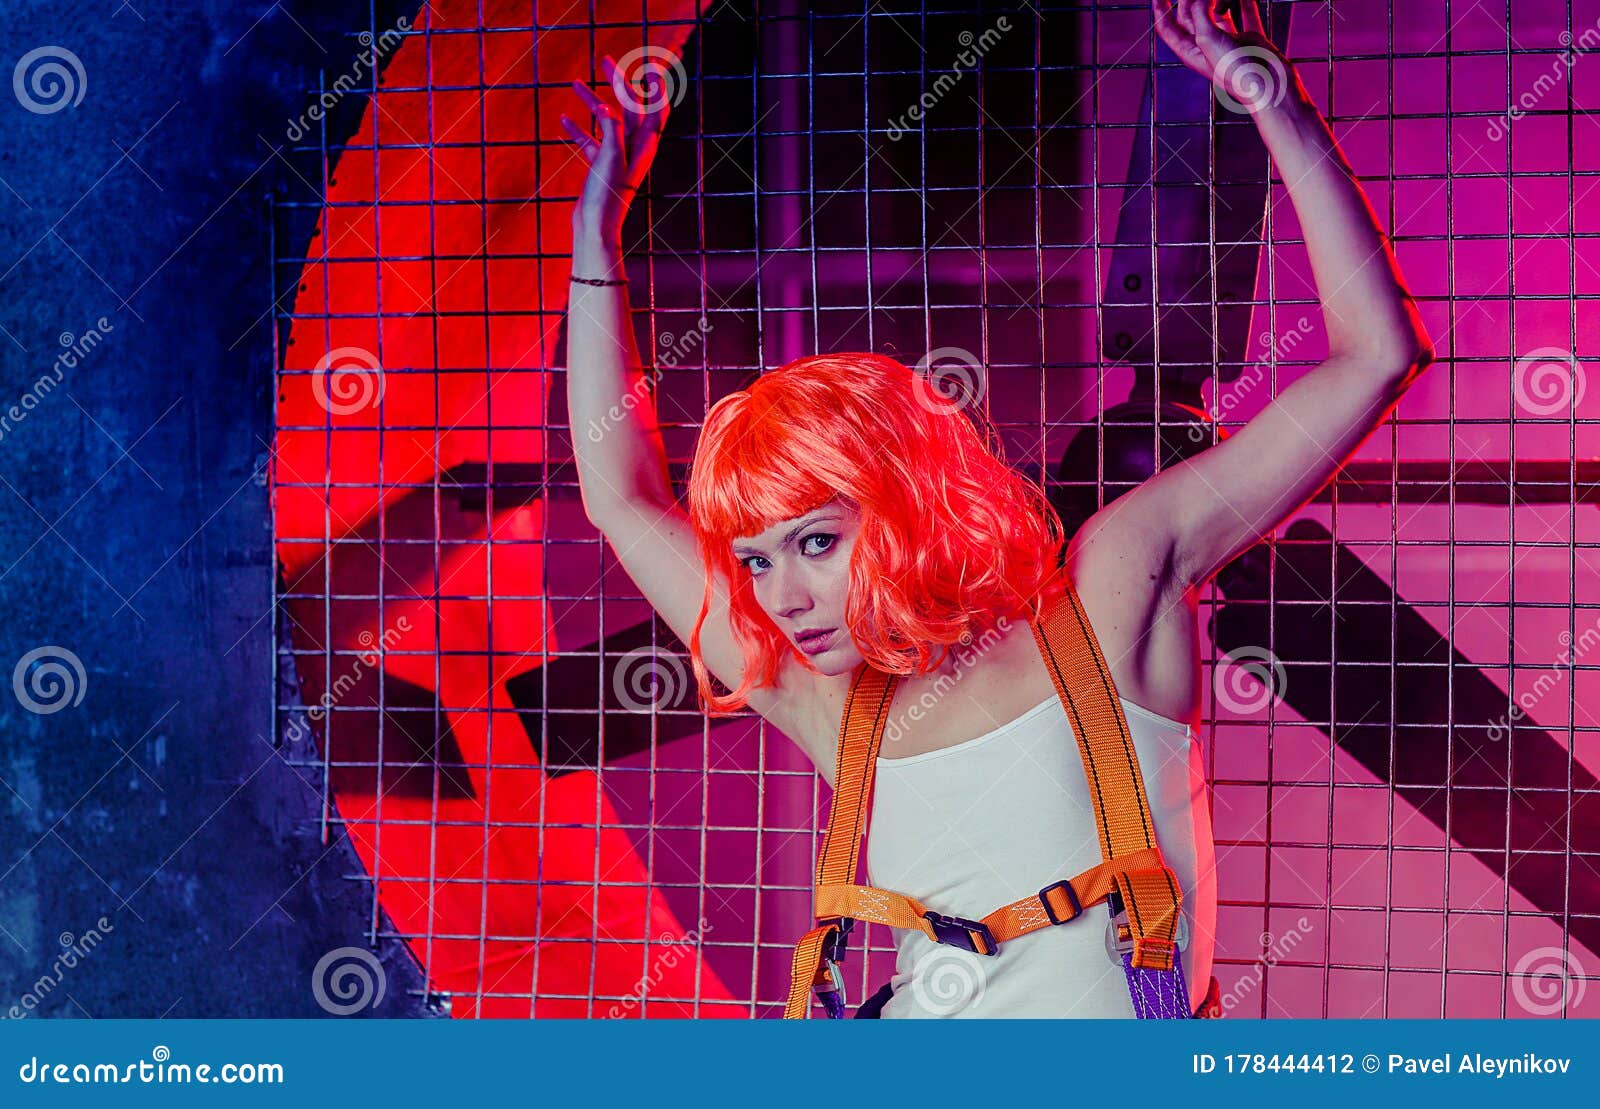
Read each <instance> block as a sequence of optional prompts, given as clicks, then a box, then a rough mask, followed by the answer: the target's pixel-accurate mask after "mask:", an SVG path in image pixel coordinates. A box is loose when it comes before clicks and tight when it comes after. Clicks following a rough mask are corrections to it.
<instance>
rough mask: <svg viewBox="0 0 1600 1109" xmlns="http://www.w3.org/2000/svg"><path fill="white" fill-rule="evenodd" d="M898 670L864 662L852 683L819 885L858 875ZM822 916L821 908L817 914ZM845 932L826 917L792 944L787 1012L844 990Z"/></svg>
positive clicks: (804, 1010)
mask: <svg viewBox="0 0 1600 1109" xmlns="http://www.w3.org/2000/svg"><path fill="white" fill-rule="evenodd" d="M899 684H900V676H899V675H898V674H890V673H887V672H885V671H882V670H879V669H877V668H876V667H873V666H869V665H867V664H866V663H862V664H861V665H860V666H859V667H857V668H856V674H855V678H854V680H853V681H851V683H850V696H849V699H848V700H846V701H845V707H844V718H843V721H842V723H841V724H840V727H839V753H838V756H837V762H836V763H835V768H834V773H833V803H832V805H831V807H830V808H829V811H828V831H827V833H826V835H825V836H824V837H823V840H822V855H821V857H820V858H818V860H817V877H816V882H815V885H816V887H817V888H820V887H823V886H836V885H841V884H842V885H851V884H854V882H855V880H856V863H857V861H858V860H859V858H860V853H861V834H862V832H863V830H864V829H863V828H862V826H861V821H862V818H863V817H864V816H865V815H866V813H867V806H866V799H867V796H868V795H869V794H870V793H871V791H872V774H873V770H874V769H875V768H876V766H877V759H878V748H879V746H880V745H881V744H882V742H883V728H884V724H885V723H886V722H887V720H888V715H889V702H890V701H891V700H893V698H894V691H895V687H896V686H898V685H899ZM817 919H818V920H821V919H822V917H821V914H818V916H817ZM835 935H838V937H839V939H843V938H844V933H843V932H842V931H841V930H840V922H839V921H837V920H834V921H827V922H824V923H822V924H820V925H819V926H818V927H816V928H813V929H811V931H809V932H807V933H806V934H805V935H804V936H803V937H802V938H801V940H800V942H799V944H797V945H796V946H795V951H794V975H793V977H792V978H791V979H790V980H789V1000H788V1003H787V1004H786V1005H785V1006H784V1009H783V1015H784V1017H786V1018H790V1019H793V1018H798V1017H805V1016H807V1015H808V1013H809V1011H810V1009H811V991H812V989H813V987H815V988H816V990H817V992H818V993H827V992H830V991H837V993H838V995H839V997H840V998H841V999H842V998H843V996H844V983H843V982H842V981H841V980H840V978H839V967H838V960H837V959H836V958H834V957H833V956H834V955H837V954H842V952H840V951H836V950H835V949H834V946H833V945H834V944H835V943H836V942H837V941H836V940H834V938H833V937H834V936H835Z"/></svg>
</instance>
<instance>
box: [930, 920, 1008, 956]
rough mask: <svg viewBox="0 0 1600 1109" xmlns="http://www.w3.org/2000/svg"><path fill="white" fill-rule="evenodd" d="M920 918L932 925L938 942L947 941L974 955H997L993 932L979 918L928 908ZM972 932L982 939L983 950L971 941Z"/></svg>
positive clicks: (998, 949)
mask: <svg viewBox="0 0 1600 1109" xmlns="http://www.w3.org/2000/svg"><path fill="white" fill-rule="evenodd" d="M922 918H923V919H924V920H926V921H927V922H928V923H929V924H931V925H933V934H934V936H935V937H936V938H937V939H938V941H939V942H940V943H947V944H949V945H950V946H951V947H959V948H961V949H962V950H963V951H970V952H972V953H973V954H974V955H998V954H1000V945H999V944H998V943H996V942H995V939H994V933H993V932H990V931H989V926H988V925H987V924H985V923H984V922H983V921H981V920H968V919H967V918H966V917H962V916H945V915H944V914H943V913H936V912H934V911H933V910H932V909H929V910H928V911H926V912H925V913H923V914H922ZM973 933H977V935H978V936H979V938H981V939H982V940H983V944H984V947H985V948H987V950H985V951H979V950H978V945H977V944H976V943H975V942H973Z"/></svg>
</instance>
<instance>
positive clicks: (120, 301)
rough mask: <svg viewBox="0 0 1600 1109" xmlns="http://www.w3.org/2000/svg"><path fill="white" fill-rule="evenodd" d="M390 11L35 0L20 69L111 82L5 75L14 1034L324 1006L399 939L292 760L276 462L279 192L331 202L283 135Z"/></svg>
mask: <svg viewBox="0 0 1600 1109" xmlns="http://www.w3.org/2000/svg"><path fill="white" fill-rule="evenodd" d="M414 6H415V5H412V7H414ZM385 18H389V19H390V20H391V21H392V13H386V12H385V11H384V8H383V6H381V5H380V7H379V9H378V11H377V12H376V13H375V12H373V11H372V10H371V9H370V8H369V5H368V4H367V3H366V2H361V3H355V2H348V0H336V2H326V3H310V2H299V3H286V4H282V5H279V4H276V3H272V2H271V0H250V2H241V3H232V4H230V3H220V2H216V0H207V2H201V3H170V2H168V3H162V2H158V0H131V2H130V3H128V4H125V5H123V6H122V7H121V8H120V9H119V8H117V7H116V4H115V0H113V2H111V3H96V4H87V3H84V4H8V5H6V11H5V20H4V39H3V42H4V49H3V50H0V60H3V62H4V68H3V69H0V76H4V75H9V74H11V73H12V70H13V67H14V66H15V65H16V64H17V62H18V61H19V59H21V58H23V57H24V56H25V55H26V54H28V53H29V52H30V51H32V50H34V49H35V48H38V47H42V46H55V47H62V48H65V49H66V50H69V51H70V52H71V53H72V54H73V55H75V56H76V58H77V59H79V60H80V61H81V64H82V70H83V74H84V78H85V80H84V81H83V83H82V86H81V91H82V99H81V101H80V102H78V103H76V105H68V106H64V107H62V108H61V110H59V111H50V112H37V111H30V110H28V109H27V107H25V106H24V104H23V103H21V99H20V98H19V97H18V95H16V94H15V92H14V90H12V89H8V88H6V87H5V86H4V85H0V179H3V182H0V228H3V231H0V327H3V328H4V334H0V367H3V382H0V588H3V590H4V597H5V617H6V618H5V621H4V630H3V633H0V635H3V641H0V682H4V683H5V684H4V685H3V687H0V1017H3V1016H5V1015H8V1014H9V1013H11V1011H12V1007H13V1006H19V1005H20V1007H21V1011H23V1012H27V1013H30V1014H35V1015H51V1016H77V1017H81V1016H86V1015H87V1016H93V1017H155V1016H170V1017H221V1016H252V1017H263V1016H318V1015H322V1014H323V1013H324V1012H325V1009H324V1007H323V1006H322V1005H320V1004H319V1003H318V1000H317V997H316V993H315V991H314V989H313V978H312V975H313V969H314V968H315V967H316V965H317V963H318V961H319V960H320V959H322V958H323V956H324V955H326V954H327V953H329V952H330V951H333V950H336V949H338V948H341V947H365V946H367V944H368V937H369V935H370V934H371V933H372V931H376V932H377V933H379V934H380V937H381V933H382V932H384V931H385V930H387V929H388V923H387V921H386V920H385V919H384V918H382V917H381V916H374V907H373V898H372V891H371V886H370V883H368V882H367V881H366V880H365V876H364V874H363V872H362V867H361V865H360V863H359V862H358V860H357V859H356V856H355V854H354V853H353V852H352V851H351V850H350V849H349V846H348V843H347V842H346V841H345V840H344V839H343V837H342V836H340V835H339V834H338V831H337V827H336V826H335V829H334V834H333V838H332V839H331V840H330V842H329V843H328V844H326V845H324V844H323V843H322V842H321V840H320V836H319V830H320V829H319V817H320V814H321V808H322V802H321V795H320V790H319V788H318V783H317V780H316V779H315V777H314V775H313V774H312V773H311V772H310V771H307V770H305V769H297V768H295V767H292V766H291V765H289V763H288V761H286V758H285V754H286V752H285V750H282V749H278V748H275V746H274V743H273V734H272V729H273V721H272V714H271V682H272V652H273V646H274V637H275V632H274V627H273V619H272V616H271V608H272V574H273V557H272V542H271V539H272V537H271V533H270V531H269V518H268V502H267V496H268V492H267V488H266V484H265V471H264V466H265V462H266V459H267V453H268V450H269V444H270V441H271V425H272V412H271V389H272V373H273V365H272V344H271V326H272V323H271V316H270V298H271V293H272V287H271V281H270V267H269V265H268V257H269V246H268V234H267V232H268V223H269V219H268V209H267V205H266V202H265V198H266V197H267V196H268V195H269V193H271V192H273V191H274V190H281V191H282V194H283V195H286V196H292V197H294V198H295V199H297V200H311V199H314V197H315V188H314V185H307V184H306V183H304V182H303V181H302V180H301V179H300V178H299V177H298V176H297V175H296V174H295V173H293V172H291V171H290V168H289V164H288V162H287V161H286V160H285V158H284V157H283V156H282V155H281V152H276V153H275V150H276V148H279V147H282V146H283V145H284V143H285V133H286V129H287V128H288V126H289V124H290V122H291V121H292V120H293V119H295V118H296V117H298V116H300V115H301V113H302V112H303V111H304V109H305V108H306V106H307V105H308V104H309V102H310V98H309V96H308V93H307V90H309V89H313V88H315V87H316V84H317V74H318V72H319V71H324V72H328V73H330V74H336V73H340V72H345V71H347V70H348V69H349V65H350V62H351V59H352V58H353V57H354V54H355V51H356V50H357V49H358V44H357V41H356V39H355V38H354V37H353V34H354V32H356V31H358V30H360V29H361V28H365V27H368V26H370V25H371V24H372V23H373V21H374V20H377V21H380V22H379V23H378V25H379V26H380V27H381V26H386V25H387V24H386V23H383V22H381V21H382V20H384V19H385ZM68 79H69V81H71V80H75V79H76V75H75V74H72V75H69V78H68ZM26 87H27V86H26V85H25V86H24V88H25V89H26ZM28 95H33V94H31V93H30V94H28ZM69 95H70V96H72V97H73V98H75V93H69ZM351 100H352V103H350V104H347V105H341V109H340V112H339V113H338V114H337V115H336V118H335V121H334V127H336V128H337V127H340V126H344V127H348V126H350V125H351V122H352V121H353V118H354V113H355V112H358V111H359V108H360V105H359V103H355V102H354V101H355V100H356V98H351ZM36 103H38V104H43V105H44V106H46V107H50V106H53V104H52V103H51V101H50V99H49V97H48V95H46V94H40V97H39V99H37V101H36ZM300 168H301V169H302V171H304V170H305V169H306V167H305V166H301V167H300ZM310 177H311V181H312V182H313V183H314V182H315V181H316V180H317V177H316V174H315V170H314V168H313V169H312V172H311V174H310ZM303 212H304V214H303V215H296V216H293V217H291V218H290V219H289V221H288V223H287V225H286V226H287V227H288V228H289V231H290V238H291V239H294V240H296V241H295V242H293V244H292V245H291V247H290V249H289V250H288V251H284V250H283V249H280V253H283V252H290V253H292V252H293V250H294V249H303V247H304V244H305V242H306V240H307V239H308V238H309V236H310V232H311V226H312V224H313V222H314V221H315V218H316V216H315V210H314V205H313V206H308V207H306V208H305V209H303ZM280 222H281V221H280ZM101 319H104V321H105V324H104V325H103V326H102V325H101V324H100V323H99V322H98V321H100V320H101ZM91 332H93V333H92V334H91ZM64 338H65V340H66V342H67V343H68V344H70V345H69V346H63V339H64ZM86 344H92V346H90V347H89V349H87V350H86V351H85V352H84V353H83V356H82V357H81V358H79V357H69V360H70V361H73V362H75V363H76V364H75V365H73V366H70V367H67V366H58V364H57V359H58V356H59V355H61V354H62V353H63V352H64V351H65V352H69V354H70V352H71V351H73V350H76V349H80V348H83V347H84V346H85V345H86ZM58 376H59V381H57V380H56V379H57V377H58ZM41 382H44V384H41ZM13 409H14V411H13ZM40 648H50V649H51V650H50V651H49V652H48V656H47V657H41V658H40V659H38V660H36V661H35V662H33V663H30V664H28V665H27V666H25V667H24V668H23V670H22V671H20V672H18V671H16V667H17V664H18V662H19V661H20V660H23V659H24V658H25V656H27V655H28V654H29V653H30V652H34V651H36V650H38V649H40ZM68 653H70V657H69V654H68ZM51 658H54V659H55V660H56V661H57V662H59V663H60V664H61V668H58V669H52V667H51ZM74 659H76V660H77V663H78V664H81V667H82V676H81V678H80V677H79V676H78V674H77V673H76V672H75V669H74V663H73V660H74ZM13 679H16V680H17V681H20V682H21V691H22V692H21V695H20V696H19V694H18V692H17V690H16V688H14V684H15V683H14V681H13ZM63 681H64V682H65V685H63V684H62V683H63ZM80 695H81V699H79V698H80ZM63 698H64V700H63ZM25 701H31V702H33V704H34V706H35V707H36V708H43V709H45V710H54V711H34V710H33V709H30V708H29V707H28V706H27V705H26V704H25V703H24V702H25ZM91 948H92V949H91ZM376 952H377V954H378V956H379V957H380V958H381V960H382V965H383V968H384V973H385V996H384V998H383V1000H382V1002H381V1003H379V1004H378V1005H376V1006H374V1007H369V1008H366V1009H364V1010H362V1014H361V1015H377V1016H416V1015H428V1014H430V1013H432V1012H434V1010H432V1009H430V1008H429V1007H428V1006H426V1005H425V1004H424V999H423V998H422V997H421V977H420V974H419V972H418V969H417V967H416V965H415V963H414V961H413V960H412V958H411V956H410V955H409V953H408V952H407V951H406V950H405V949H404V947H403V946H402V945H401V944H400V943H399V942H398V941H396V940H394V939H385V938H380V939H379V940H378V942H377V947H376Z"/></svg>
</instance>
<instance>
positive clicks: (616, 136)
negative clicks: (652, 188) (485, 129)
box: [561, 54, 672, 243]
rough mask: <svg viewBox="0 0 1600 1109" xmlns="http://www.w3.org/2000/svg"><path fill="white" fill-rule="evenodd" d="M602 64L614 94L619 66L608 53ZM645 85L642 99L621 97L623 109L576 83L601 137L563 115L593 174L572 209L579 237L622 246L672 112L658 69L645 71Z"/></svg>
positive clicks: (573, 224)
mask: <svg viewBox="0 0 1600 1109" xmlns="http://www.w3.org/2000/svg"><path fill="white" fill-rule="evenodd" d="M600 62H601V68H602V69H603V70H604V72H605V75H606V83H607V84H608V85H610V86H611V88H612V90H613V95H614V96H615V95H616V92H615V89H616V85H617V82H618V74H617V63H616V62H615V61H614V60H613V59H612V57H611V55H609V54H607V55H604V56H603V57H602V58H601V60H600ZM644 82H645V91H644V93H643V94H642V96H635V95H633V94H632V93H631V92H630V94H629V95H628V96H626V97H621V96H618V97H617V100H618V105H617V106H615V107H614V106H612V105H611V104H607V103H603V102H602V101H601V100H600V98H599V97H598V96H596V95H595V94H594V92H593V91H591V90H590V88H589V86H588V85H586V84H584V83H583V82H582V81H574V82H572V87H573V89H574V90H575V91H576V92H577V94H578V95H579V96H580V97H582V98H583V101H584V103H585V104H587V105H588V106H589V110H590V112H591V113H592V114H593V115H594V116H595V117H597V118H598V119H599V121H600V138H599V139H598V140H597V139H594V138H592V137H590V135H589V133H588V129H587V128H584V127H580V126H578V124H577V123H575V122H573V120H572V119H570V118H569V117H568V116H567V115H566V114H565V113H563V114H562V116H561V126H562V127H564V128H565V129H566V131H567V134H568V135H570V136H571V137H572V141H573V142H574V143H575V144H576V145H577V147H578V152H579V153H580V154H582V155H583V158H584V160H585V161H586V162H588V163H589V175H588V177H587V178H586V179H585V180H584V183H583V192H582V193H581V194H580V195H579V197H578V202H577V203H576V204H574V205H573V206H572V230H573V235H574V237H577V236H578V235H580V234H598V235H599V236H600V237H601V238H602V239H603V240H604V241H606V242H610V243H620V242H621V240H622V222H623V220H624V219H625V218H626V217H627V215H628V205H629V204H630V203H631V202H632V201H633V196H634V193H636V192H637V191H638V189H639V183H640V182H641V181H643V180H644V175H645V174H646V173H647V172H648V171H649V169H650V163H651V162H652V161H653V160H654V159H655V156H656V146H657V145H658V144H659V142H660V140H661V131H662V129H663V128H664V127H666V124H667V116H668V114H669V113H670V112H671V108H672V104H671V100H670V98H669V97H668V95H667V89H666V79H665V77H664V76H663V75H662V73H661V72H660V71H659V70H658V69H656V68H655V67H653V66H652V67H646V69H645V74H644Z"/></svg>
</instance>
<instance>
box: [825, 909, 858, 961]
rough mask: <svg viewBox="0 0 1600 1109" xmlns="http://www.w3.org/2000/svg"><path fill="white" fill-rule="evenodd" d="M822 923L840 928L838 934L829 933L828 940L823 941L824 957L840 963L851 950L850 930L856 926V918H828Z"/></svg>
mask: <svg viewBox="0 0 1600 1109" xmlns="http://www.w3.org/2000/svg"><path fill="white" fill-rule="evenodd" d="M822 923H824V924H828V923H832V924H837V925H838V926H839V930H838V931H837V932H829V933H828V938H827V939H825V940H823V941H822V957H823V958H824V959H826V960H828V961H829V962H834V963H836V962H839V961H841V960H842V959H843V958H844V956H845V953H846V952H847V951H848V950H849V948H850V929H852V928H854V927H855V926H856V918H855V917H853V916H844V917H828V918H825V919H824V920H823V921H822Z"/></svg>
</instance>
